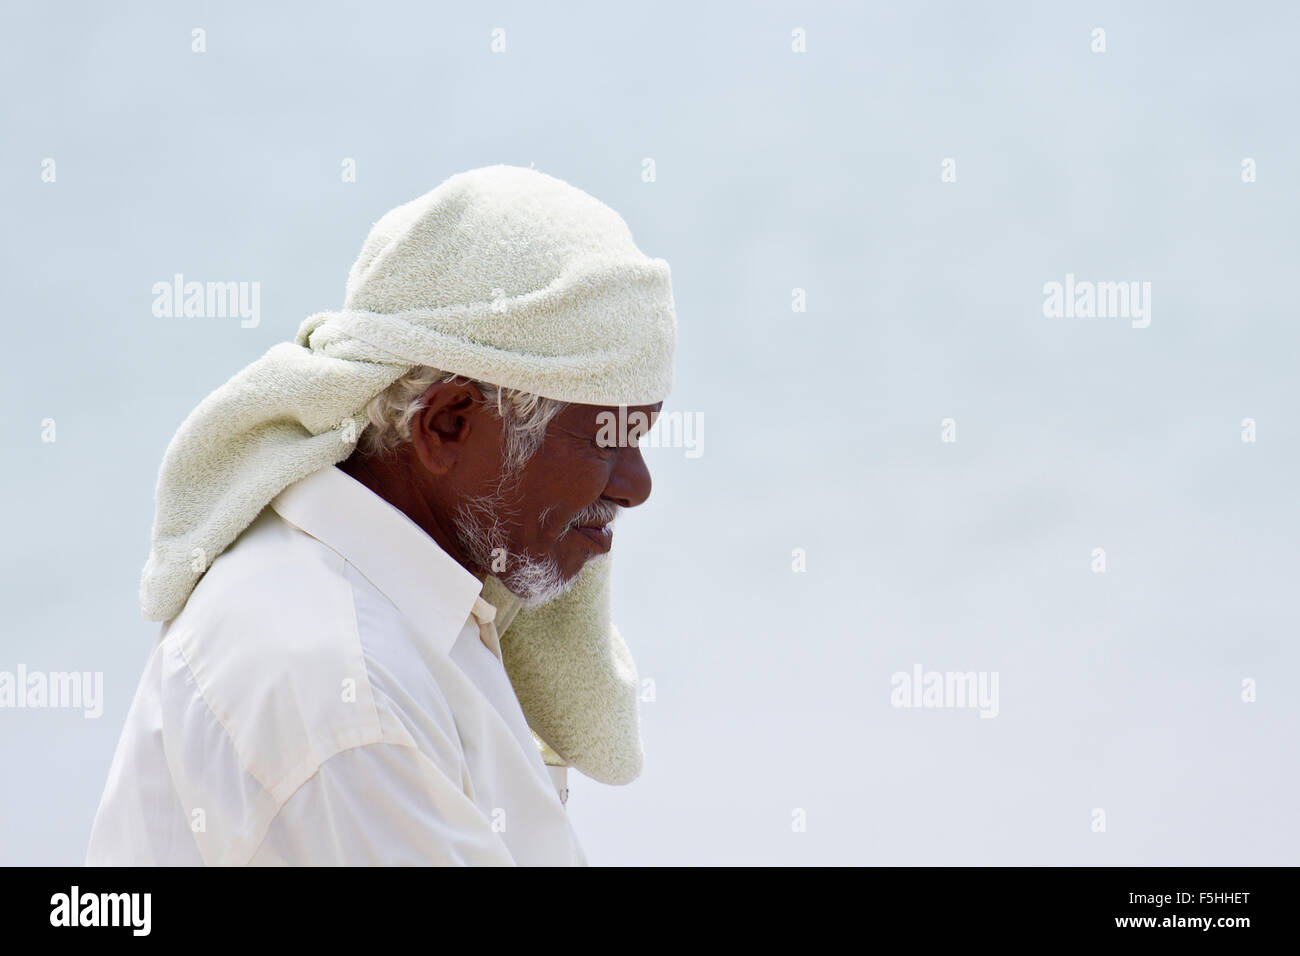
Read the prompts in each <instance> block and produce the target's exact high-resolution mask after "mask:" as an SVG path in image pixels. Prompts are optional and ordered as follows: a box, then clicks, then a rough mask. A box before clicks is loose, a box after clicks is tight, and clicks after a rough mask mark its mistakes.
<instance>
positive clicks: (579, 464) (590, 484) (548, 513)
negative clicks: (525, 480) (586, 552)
mask: <svg viewBox="0 0 1300 956" xmlns="http://www.w3.org/2000/svg"><path fill="white" fill-rule="evenodd" d="M565 464H566V466H567V467H566V468H565V469H564V471H563V472H558V471H557V472H553V473H551V474H552V475H553V478H554V480H550V481H547V482H545V483H544V484H539V486H538V487H537V488H535V489H532V490H531V492H530V496H529V502H528V503H527V505H526V506H525V508H524V511H523V513H525V514H531V515H532V516H533V520H532V521H531V522H527V523H526V525H527V527H526V528H525V531H526V532H527V531H528V529H529V528H531V533H532V534H535V535H536V536H537V538H538V539H539V540H540V541H541V542H542V543H544V544H553V543H554V542H555V541H556V540H558V539H559V538H560V537H561V534H562V532H563V531H564V529H565V528H566V527H567V526H568V524H569V522H570V521H572V520H573V518H574V517H575V516H576V515H577V514H578V513H579V512H581V511H582V510H583V509H584V508H587V507H589V506H590V505H591V504H592V503H593V502H594V501H596V500H597V499H598V498H599V497H600V496H601V494H602V493H603V492H604V490H605V488H606V487H607V486H608V484H609V470H610V469H609V465H608V463H606V462H605V461H603V460H597V461H592V460H578V461H572V460H571V461H568V462H566V463H565Z"/></svg>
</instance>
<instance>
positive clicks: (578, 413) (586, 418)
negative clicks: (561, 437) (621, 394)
mask: <svg viewBox="0 0 1300 956" xmlns="http://www.w3.org/2000/svg"><path fill="white" fill-rule="evenodd" d="M663 406H664V403H663V402H655V403H654V404H653V405H622V406H620V405H580V404H577V403H574V404H571V405H569V406H568V407H567V408H565V409H564V411H562V412H560V414H559V415H558V416H556V420H557V421H560V422H562V423H563V424H564V425H566V426H568V427H569V428H581V429H585V430H590V431H595V430H596V429H598V428H599V427H600V426H601V423H602V422H605V421H608V420H609V416H610V415H612V416H614V420H615V421H618V419H619V418H620V409H622V412H621V417H622V418H623V420H624V421H626V420H627V417H628V416H630V415H631V414H632V413H633V412H641V413H642V414H644V415H645V416H646V418H647V419H649V420H650V421H653V420H654V417H655V415H657V414H658V413H659V410H660V409H661V408H663Z"/></svg>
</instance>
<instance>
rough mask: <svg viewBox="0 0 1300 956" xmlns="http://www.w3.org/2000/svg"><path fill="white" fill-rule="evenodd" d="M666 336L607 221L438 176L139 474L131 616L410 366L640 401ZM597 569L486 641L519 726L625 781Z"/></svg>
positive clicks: (668, 309)
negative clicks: (150, 520)
mask: <svg viewBox="0 0 1300 956" xmlns="http://www.w3.org/2000/svg"><path fill="white" fill-rule="evenodd" d="M676 328H677V323H676V316H675V309H674V304H673V298H672V289H671V283H670V274H669V268H668V264H667V263H666V262H664V261H663V260H662V259H651V258H648V257H646V256H645V255H644V254H642V253H641V252H640V250H639V249H637V247H636V244H635V243H634V242H633V240H632V235H631V233H630V231H629V230H628V228H627V225H626V224H625V223H624V222H623V220H622V218H621V217H620V216H619V215H618V214H617V213H616V212H614V210H612V209H610V208H609V207H608V206H606V205H604V204H603V203H601V202H600V201H599V200H596V199H594V198H593V197H591V196H589V195H588V194H587V193H585V192H583V191H581V190H579V189H577V188H575V187H573V186H570V185H569V184H567V183H565V182H562V181H561V180H558V179H555V178H554V177H551V176H548V175H546V174H544V173H541V172H539V171H537V170H534V169H523V168H520V167H514V166H500V165H498V166H489V167H484V168H482V169H475V170H471V171H469V172H465V173H460V174H458V175H456V176H452V177H451V178H450V179H448V180H446V181H445V182H443V183H442V184H441V185H440V186H438V187H437V188H436V189H434V190H432V191H431V192H429V193H427V194H425V195H424V196H421V197H420V198H419V199H416V200H413V201H412V202H409V203H406V204H405V205H402V206H399V207H398V208H396V209H394V210H392V211H391V212H389V213H388V214H387V215H385V216H384V217H383V218H382V219H381V220H380V221H379V222H378V223H376V224H375V226H374V227H373V229H371V231H370V234H369V236H368V237H367V238H366V241H365V244H364V245H363V247H362V250H361V254H360V256H359V257H358V258H357V261H356V263H355V264H354V265H353V267H352V270H351V272H350V274H349V278H348V285H347V295H346V298H345V301H344V307H343V309H342V310H341V311H339V312H324V313H318V314H316V315H313V316H311V317H309V318H308V319H306V320H305V321H304V322H303V323H302V325H301V327H300V328H299V330H298V334H297V337H296V340H295V342H293V343H282V344H279V345H276V346H273V347H272V348H271V349H270V350H268V351H267V353H266V354H265V355H263V356H262V357H261V358H260V359H258V360H257V361H255V362H253V363H252V364H251V365H249V366H248V367H247V368H245V369H244V370H243V371H241V372H239V373H238V374H236V375H235V376H234V377H233V378H231V379H230V381H228V382H227V383H226V384H225V385H223V386H221V387H220V388H218V389H217V390H216V391H215V392H213V393H212V394H211V395H209V396H208V397H207V398H206V399H204V400H203V402H201V403H200V404H199V406H198V407H197V408H196V409H195V410H194V411H193V412H192V413H191V414H190V415H189V417H188V418H186V420H185V421H184V423H182V425H181V427H180V429H179V430H178V431H177V433H176V435H175V437H173V438H172V441H171V444H170V445H169V446H168V448H167V452H166V454H165V455H164V457H163V463H162V468H161V469H160V471H159V476H158V487H157V492H156V506H157V511H156V515H155V519H154V527H153V537H152V548H151V552H150V555H149V560H148V562H147V564H146V565H145V569H144V574H143V577H142V580H141V585H140V601H141V607H142V609H143V610H144V613H145V615H146V616H147V617H148V618H150V619H151V620H167V619H170V618H172V617H174V616H175V615H176V614H177V613H179V611H180V609H181V608H182V607H183V606H184V605H185V601H186V600H187V599H188V597H189V594H190V592H191V591H192V590H193V588H194V585H195V584H196V583H197V582H198V580H199V578H200V577H201V576H202V574H203V573H204V571H206V570H207V568H208V567H209V566H210V565H211V563H212V562H213V561H214V560H215V559H216V558H217V556H218V555H219V554H220V553H221V552H222V551H223V550H225V549H226V548H227V547H229V546H230V544H231V543H232V542H233V541H234V540H235V538H236V537H238V535H239V534H240V532H242V531H243V530H244V528H246V527H247V526H248V525H249V524H250V523H251V522H252V521H253V519H254V518H256V517H257V515H258V514H259V513H260V512H261V510H262V509H263V508H264V507H265V506H266V504H267V503H268V502H269V501H270V500H271V499H272V498H273V497H275V496H276V495H277V494H279V493H280V492H281V491H282V490H284V489H285V488H286V487H288V486H289V485H290V484H292V483H293V482H295V481H297V480H298V479H300V478H304V477H306V476H307V475H309V474H311V473H312V472H314V471H316V470H317V469H319V468H323V467H326V466H329V465H332V464H335V463H337V462H339V461H342V460H343V459H345V458H347V457H348V455H350V454H351V452H352V450H353V448H354V447H355V445H356V441H357V438H358V437H359V434H360V431H361V429H362V428H363V426H364V421H363V414H362V413H363V410H364V408H365V406H366V404H367V403H368V402H369V401H370V399H372V398H373V397H374V396H375V395H377V394H378V393H379V392H381V391H382V390H383V389H384V388H386V387H387V386H388V385H390V384H392V383H393V382H394V381H396V379H397V378H399V377H400V376H401V375H403V374H404V373H405V372H407V371H408V370H410V369H411V368H412V367H414V366H416V365H428V366H432V367H435V368H439V369H442V370H444V371H449V372H456V373H458V374H461V375H466V376H469V377H472V378H477V379H481V380H483V381H487V382H491V383H493V384H497V385H502V386H505V387H509V388H517V389H523V390H526V391H529V392H533V393H535V394H538V395H542V396H545V397H547V398H553V399H557V400H559V401H565V402H580V403H585V404H593V405H643V404H651V403H654V402H658V401H662V400H663V399H664V398H665V397H666V396H667V394H668V391H669V389H670V388H671V384H672V357H673V351H674V347H675V341H676ZM609 566H610V565H609V561H608V560H607V559H606V560H599V559H598V560H594V561H592V562H589V564H588V566H587V567H586V568H584V569H583V571H582V572H581V573H580V577H579V581H578V582H577V584H575V586H574V588H573V589H572V590H571V591H570V592H569V593H568V594H566V595H565V596H564V597H562V598H559V599H557V600H556V601H554V602H552V604H550V605H547V606H545V607H542V608H537V609H531V610H523V611H517V613H511V614H510V615H509V618H508V619H507V620H505V621H503V622H502V625H501V626H500V627H499V632H500V634H501V636H502V652H503V658H504V661H505V664H506V669H507V672H508V673H509V674H510V677H511V681H512V683H513V684H514V685H515V688H516V692H517V693H518V694H519V696H520V702H521V705H522V706H523V709H524V713H525V716H526V717H527V718H528V720H529V724H530V726H532V727H533V729H534V731H535V732H536V733H537V734H538V735H539V736H540V737H542V738H543V739H544V740H545V741H546V743H548V744H549V745H550V746H551V747H552V748H554V750H555V752H556V753H558V754H559V755H560V756H561V757H563V758H564V759H566V760H568V761H569V762H570V763H571V765H573V766H574V767H576V768H577V769H578V770H579V771H581V772H582V773H584V774H586V775H587V776H590V777H592V778H593V779H596V780H600V781H602V782H606V783H625V782H627V781H629V780H631V779H632V778H634V777H635V776H636V774H637V773H638V772H639V770H640V766H641V749H640V737H639V732H638V729H637V719H636V688H635V679H636V678H635V667H634V666H632V663H631V655H630V653H629V652H628V650H627V647H626V645H625V644H624V642H623V641H622V638H621V637H620V636H619V634H618V632H617V630H615V629H614V628H613V626H612V624H611V622H610V617H609V581H608V574H609ZM493 580H494V579H491V578H489V582H492V581H493ZM505 593H508V592H504V589H503V588H502V589H500V590H497V589H496V588H493V589H492V596H495V597H496V598H497V599H498V600H499V601H501V602H503V603H508V599H507V598H506V597H505V596H504V595H505ZM492 596H489V595H488V594H487V593H486V591H485V598H487V599H488V600H492ZM492 603H494V604H496V603H497V601H493V602H492ZM507 626H509V634H508V635H507ZM525 699H526V700H527V702H525Z"/></svg>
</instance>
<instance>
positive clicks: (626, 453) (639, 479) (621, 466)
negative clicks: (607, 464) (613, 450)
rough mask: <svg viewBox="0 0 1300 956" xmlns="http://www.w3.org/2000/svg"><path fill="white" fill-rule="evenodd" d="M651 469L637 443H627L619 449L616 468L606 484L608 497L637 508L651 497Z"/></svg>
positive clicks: (620, 504)
mask: <svg viewBox="0 0 1300 956" xmlns="http://www.w3.org/2000/svg"><path fill="white" fill-rule="evenodd" d="M650 484H651V482H650V469H649V468H647V467H646V463H645V459H644V458H642V457H641V449H640V448H638V447H637V446H636V445H625V446H623V447H622V448H620V449H619V450H618V457H617V458H616V459H615V461H614V468H613V470H612V471H610V473H609V483H608V484H606V485H605V493H604V494H603V495H602V496H601V497H603V498H607V499H609V500H610V501H612V502H614V503H615V504H617V505H619V506H620V507H622V508H635V507H636V506H637V505H639V504H641V503H642V502H644V501H645V500H646V499H647V498H649V497H650Z"/></svg>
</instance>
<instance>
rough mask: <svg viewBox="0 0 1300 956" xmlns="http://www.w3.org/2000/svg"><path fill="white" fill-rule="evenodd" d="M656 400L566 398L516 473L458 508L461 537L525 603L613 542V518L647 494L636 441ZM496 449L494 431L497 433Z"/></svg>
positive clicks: (540, 599)
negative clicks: (624, 402)
mask: <svg viewBox="0 0 1300 956" xmlns="http://www.w3.org/2000/svg"><path fill="white" fill-rule="evenodd" d="M662 404H663V403H662V402H660V403H656V404H654V405H638V406H629V407H625V408H623V409H622V410H620V409H619V407H618V406H600V405H569V406H568V407H566V408H565V409H564V411H562V412H561V413H560V414H559V415H557V416H556V417H555V418H554V419H553V420H552V421H551V423H550V425H549V427H548V428H547V430H546V436H545V439H544V440H543V442H542V444H541V446H540V447H539V448H538V450H537V451H536V452H535V453H534V454H533V456H532V457H531V458H530V459H529V460H528V462H527V463H526V464H525V465H524V467H523V468H522V470H520V471H519V472H518V473H517V474H513V475H511V474H509V473H507V472H505V471H504V469H502V468H500V467H498V469H497V472H496V479H495V480H494V481H491V482H488V483H486V486H485V487H483V488H482V490H481V491H480V492H479V493H477V494H467V495H464V496H463V497H462V498H461V500H460V501H459V502H458V504H457V507H456V509H455V517H454V519H453V520H454V525H455V530H456V536H457V538H458V539H459V540H458V543H459V544H460V546H461V548H462V549H463V550H464V551H465V552H466V554H468V555H469V556H470V557H471V558H472V559H474V561H475V563H477V564H479V565H480V566H482V567H485V568H486V569H487V570H489V571H490V572H491V573H492V574H494V575H496V576H497V577H498V578H499V579H500V580H501V581H502V583H504V584H505V585H506V587H507V588H509V589H510V590H511V591H512V592H514V593H515V594H516V595H517V596H519V597H521V598H523V599H524V601H525V603H526V604H539V603H544V602H545V601H547V600H551V599H553V598H555V597H557V596H558V595H559V594H561V593H563V592H564V591H566V590H567V589H568V588H569V586H571V585H572V584H573V582H574V580H575V579H576V577H577V575H578V572H579V571H580V570H582V567H583V565H584V564H586V562H587V561H588V560H590V559H591V558H593V557H595V556H597V555H600V554H604V553H606V552H608V551H609V550H610V547H611V546H612V544H613V529H612V527H610V523H611V522H612V521H613V519H614V517H615V516H616V515H617V514H618V512H619V511H620V510H621V509H622V508H632V507H635V506H636V505H639V504H641V503H642V502H643V501H645V500H646V499H647V498H648V497H649V495H650V471H649V469H648V468H647V467H646V464H645V461H644V459H643V458H642V457H641V450H640V448H639V447H638V446H637V442H638V441H639V440H640V438H641V436H642V435H644V433H645V431H646V429H647V428H648V427H649V426H651V425H653V424H654V420H655V418H656V417H657V416H658V413H659V409H660V408H661V407H662ZM495 438H496V439H497V447H498V448H499V447H500V444H499V439H500V431H499V429H498V430H497V434H496V436H495Z"/></svg>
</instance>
